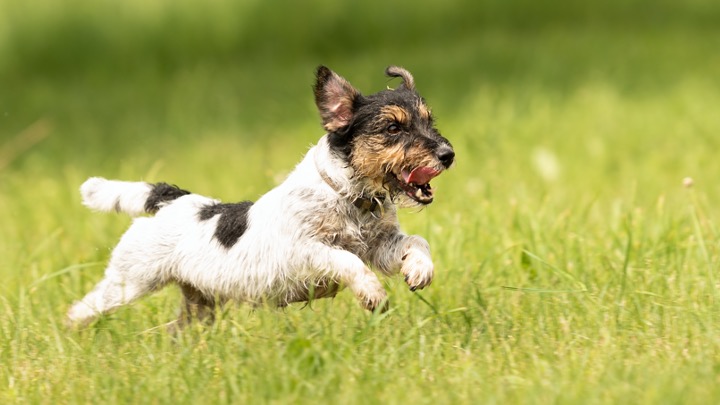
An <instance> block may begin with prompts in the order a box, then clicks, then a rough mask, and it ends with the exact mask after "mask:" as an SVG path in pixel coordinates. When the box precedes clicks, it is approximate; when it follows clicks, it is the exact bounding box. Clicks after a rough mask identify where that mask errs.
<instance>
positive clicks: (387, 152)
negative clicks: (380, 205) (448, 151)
mask: <svg viewBox="0 0 720 405" xmlns="http://www.w3.org/2000/svg"><path fill="white" fill-rule="evenodd" d="M384 141H385V137H384V136H383V135H365V136H361V137H359V138H357V140H356V142H355V145H354V148H353V153H352V158H351V160H350V164H351V165H352V166H353V168H354V169H355V171H356V174H357V175H358V176H361V177H364V178H366V179H368V180H369V182H370V183H371V184H372V186H373V187H375V188H376V189H377V190H381V189H382V187H383V184H384V182H385V177H386V175H387V174H388V173H392V174H393V175H397V174H399V173H400V171H401V170H402V169H409V168H410V169H411V168H415V167H419V166H435V165H436V162H435V159H434V158H433V156H432V154H431V153H429V151H427V150H425V149H424V148H421V147H420V146H417V145H412V146H410V147H406V145H405V144H404V143H397V144H395V145H389V146H386V144H385V142H384Z"/></svg>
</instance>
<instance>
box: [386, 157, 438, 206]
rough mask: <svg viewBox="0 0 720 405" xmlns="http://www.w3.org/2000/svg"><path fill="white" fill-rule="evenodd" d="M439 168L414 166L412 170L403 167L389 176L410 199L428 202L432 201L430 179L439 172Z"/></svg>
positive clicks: (421, 202)
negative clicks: (392, 175)
mask: <svg viewBox="0 0 720 405" xmlns="http://www.w3.org/2000/svg"><path fill="white" fill-rule="evenodd" d="M440 172H441V171H440V170H437V169H434V168H432V167H428V166H421V167H416V168H414V169H412V170H408V169H403V170H401V171H400V173H398V174H396V175H395V176H394V177H391V178H392V179H393V180H394V183H395V184H396V185H397V186H398V188H400V189H401V190H402V191H404V192H405V194H406V195H407V196H408V197H410V198H411V199H412V200H414V201H417V202H419V203H420V204H430V203H431V202H432V201H433V189H432V187H430V180H432V179H433V178H434V177H436V176H437V175H438V174H440Z"/></svg>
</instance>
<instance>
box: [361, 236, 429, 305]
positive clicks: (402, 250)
mask: <svg viewBox="0 0 720 405" xmlns="http://www.w3.org/2000/svg"><path fill="white" fill-rule="evenodd" d="M380 246H382V248H378V249H377V250H375V251H373V252H372V253H373V255H372V258H371V261H372V262H373V264H374V265H375V266H377V268H378V269H380V270H381V271H382V272H384V273H386V274H388V275H392V274H395V273H397V272H398V271H399V272H400V273H402V274H403V275H404V276H405V282H406V283H407V284H408V286H410V290H412V291H415V290H417V289H422V288H425V287H426V286H428V285H429V284H430V283H431V282H432V279H433V273H434V269H435V266H434V265H433V262H432V259H431V258H430V245H429V244H428V243H427V241H426V240H425V239H423V238H422V237H420V236H417V235H410V236H408V235H405V234H403V233H396V234H394V235H393V236H392V237H390V238H388V239H387V241H386V242H385V243H383V244H381V245H380Z"/></svg>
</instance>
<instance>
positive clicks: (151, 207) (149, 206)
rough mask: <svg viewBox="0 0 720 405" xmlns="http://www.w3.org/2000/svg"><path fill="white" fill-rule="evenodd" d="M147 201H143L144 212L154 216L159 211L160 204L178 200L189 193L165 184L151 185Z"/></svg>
mask: <svg viewBox="0 0 720 405" xmlns="http://www.w3.org/2000/svg"><path fill="white" fill-rule="evenodd" d="M152 187H153V189H152V191H150V195H149V196H148V199H147V200H146V201H145V212H147V213H148V214H154V213H156V212H157V211H158V210H159V209H160V204H162V203H165V202H168V201H172V200H174V199H176V198H180V197H182V196H184V195H187V194H190V192H189V191H187V190H183V189H181V188H179V187H178V186H173V185H170V184H167V183H155V184H153V185H152Z"/></svg>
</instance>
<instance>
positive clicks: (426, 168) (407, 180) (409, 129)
mask: <svg viewBox="0 0 720 405" xmlns="http://www.w3.org/2000/svg"><path fill="white" fill-rule="evenodd" d="M385 73H386V74H387V75H388V76H390V77H399V78H401V79H402V84H401V85H400V86H399V87H398V88H396V89H394V90H393V89H389V88H388V89H387V90H383V91H381V92H379V93H376V94H373V95H369V96H363V95H361V94H360V92H358V91H357V90H356V89H355V88H354V87H353V86H352V85H351V84H350V83H349V82H348V81H346V80H345V79H344V78H342V77H340V76H339V75H337V74H336V73H335V72H333V71H332V70H330V69H328V68H327V67H324V66H320V67H319V68H318V69H317V71H316V83H315V87H314V92H315V103H316V105H317V108H318V110H319V111H320V116H321V118H322V125H323V127H324V128H325V130H326V131H327V134H326V135H325V136H323V137H322V138H320V141H319V142H318V144H317V145H316V146H314V147H313V148H311V149H310V150H309V151H308V153H307V154H306V155H305V157H304V159H303V160H302V161H301V162H300V164H298V165H297V167H296V168H295V170H294V171H293V172H292V173H290V175H289V176H288V177H287V179H286V180H285V181H284V182H283V183H282V184H280V185H279V186H277V187H275V188H274V189H272V190H270V191H269V192H268V193H267V194H265V195H263V196H262V197H260V199H259V200H258V201H257V202H255V203H252V202H250V201H243V202H239V203H231V204H227V203H221V202H220V201H218V200H215V199H211V198H208V197H204V196H201V195H197V194H192V193H190V192H188V191H185V190H182V189H180V188H178V187H176V186H171V185H168V184H166V183H155V184H150V183H145V182H124V181H117V180H106V179H103V178H98V177H93V178H90V179H88V180H87V181H86V182H85V183H84V184H83V185H82V186H81V187H80V192H81V194H82V197H83V204H84V205H86V206H87V207H89V208H91V209H93V210H97V211H116V212H124V213H127V214H129V215H131V216H139V215H141V214H155V215H154V216H152V217H150V216H141V217H138V218H136V219H135V220H134V221H133V223H132V226H130V228H129V229H128V230H127V231H126V232H125V234H124V235H123V236H122V238H121V239H120V242H119V243H118V245H117V246H116V247H115V249H114V250H113V252H112V256H111V258H110V262H109V264H108V267H107V269H106V270H105V278H104V279H103V280H102V281H100V283H98V284H97V286H96V287H95V289H93V290H92V291H91V292H90V293H88V294H87V295H86V296H85V297H84V298H83V299H82V300H81V301H78V302H76V303H75V304H74V305H73V306H72V307H71V308H70V310H69V312H68V315H67V316H68V322H69V324H70V325H73V326H83V325H87V324H89V323H90V322H92V321H93V320H94V319H96V318H97V317H98V316H100V315H102V314H105V313H107V312H108V311H111V310H113V309H115V308H117V307H119V306H121V305H125V304H128V303H130V302H132V301H134V300H136V299H138V298H140V297H142V296H144V295H146V294H148V293H150V292H153V291H156V290H158V289H160V288H162V287H164V286H165V285H167V284H171V283H175V284H177V285H179V286H180V288H181V290H182V293H183V296H184V305H183V307H182V310H181V314H180V318H179V319H178V321H177V322H178V324H179V325H180V326H182V325H185V324H187V323H189V322H190V321H192V320H193V319H198V320H202V321H212V320H213V319H214V311H215V305H216V304H222V303H223V302H225V301H227V300H234V301H239V302H248V303H251V304H254V305H259V304H262V303H270V304H271V305H277V306H285V305H287V304H289V303H292V302H303V301H309V300H312V299H317V298H326V297H334V296H335V294H337V292H338V291H339V290H340V289H341V288H342V287H348V288H349V289H350V291H352V293H353V294H355V296H356V297H357V299H358V300H359V301H360V303H361V305H362V306H363V307H364V308H365V309H367V310H369V311H384V310H386V309H387V295H386V292H385V290H384V288H383V286H382V284H381V283H380V280H379V279H378V277H377V276H376V274H375V273H374V272H373V270H371V268H372V269H374V270H375V271H377V272H379V273H382V274H384V275H386V276H390V275H393V274H396V273H398V272H400V273H402V274H403V275H404V276H405V281H406V282H407V284H408V285H409V286H410V289H411V290H412V291H415V290H416V289H422V288H424V287H426V286H427V285H428V284H430V282H431V281H432V278H433V262H432V260H431V259H430V247H429V245H428V243H427V242H426V241H425V239H423V238H421V237H420V236H416V235H412V236H408V235H406V234H404V233H402V232H401V231H400V227H399V224H398V219H397V214H396V207H398V206H401V207H408V206H424V205H427V204H430V203H431V202H432V201H433V197H434V194H433V189H432V188H431V187H430V180H431V179H433V178H434V177H436V176H437V175H439V174H440V173H441V172H442V171H444V170H445V169H447V168H448V167H450V166H451V165H452V164H453V161H454V158H455V152H454V151H453V148H452V146H451V145H450V142H448V140H447V139H445V138H444V137H442V136H441V135H440V133H439V132H438V131H437V130H436V129H435V127H434V125H433V117H432V114H431V113H430V109H429V108H428V107H427V105H426V104H425V101H424V100H423V98H422V97H420V95H418V93H417V92H416V91H415V84H414V81H413V77H412V75H411V74H410V73H409V72H408V71H407V70H405V69H403V68H400V67H396V66H391V67H389V68H387V70H386V72H385Z"/></svg>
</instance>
